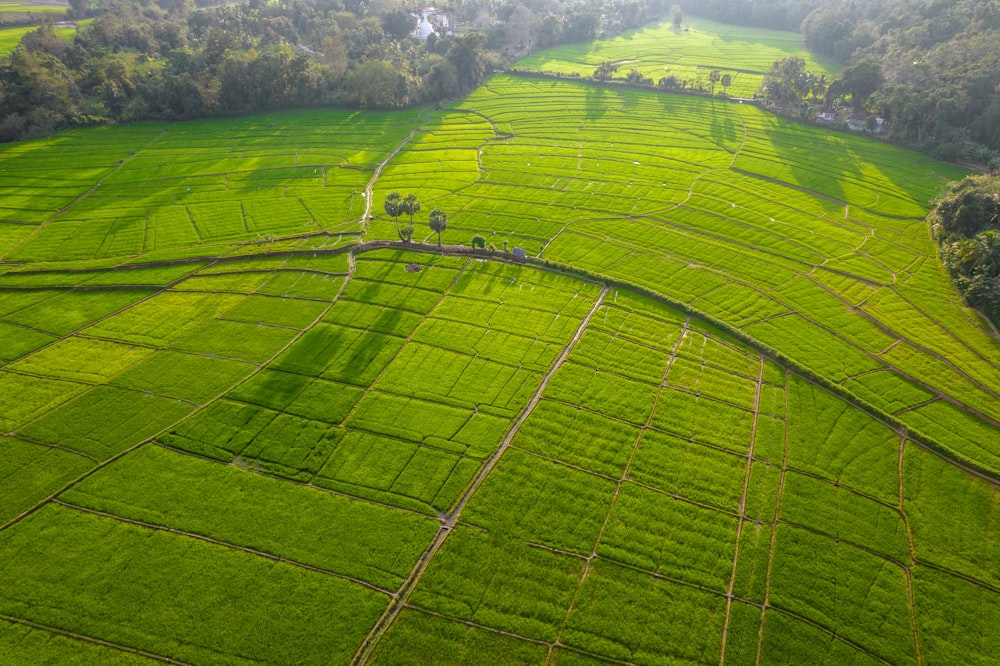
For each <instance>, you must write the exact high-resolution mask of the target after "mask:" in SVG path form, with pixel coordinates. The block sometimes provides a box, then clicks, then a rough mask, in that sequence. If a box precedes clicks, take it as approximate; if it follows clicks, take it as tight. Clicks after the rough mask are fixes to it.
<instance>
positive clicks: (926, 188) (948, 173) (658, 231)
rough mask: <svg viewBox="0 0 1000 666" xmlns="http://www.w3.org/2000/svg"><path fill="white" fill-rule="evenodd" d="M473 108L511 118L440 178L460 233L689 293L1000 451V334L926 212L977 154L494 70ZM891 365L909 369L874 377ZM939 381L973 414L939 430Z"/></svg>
mask: <svg viewBox="0 0 1000 666" xmlns="http://www.w3.org/2000/svg"><path fill="white" fill-rule="evenodd" d="M687 36H688V35H685V36H684V38H687ZM636 38H637V37H636ZM633 41H634V40H633ZM623 43H629V42H627V41H626V42H623ZM595 57H597V56H595ZM462 108H463V109H470V110H474V111H476V112H478V113H480V114H482V115H483V116H485V117H487V118H489V119H490V120H491V121H493V123H494V124H495V125H496V126H497V127H502V128H503V129H504V131H505V132H507V133H506V134H504V135H502V136H496V137H486V138H484V141H483V143H482V145H481V157H480V158H479V160H480V171H481V173H480V176H479V177H478V179H477V180H476V181H475V182H474V183H473V184H471V185H462V186H455V187H453V188H452V190H451V194H448V195H444V194H441V193H440V192H438V191H437V190H435V194H434V196H435V205H441V206H442V207H443V208H445V209H446V210H448V211H449V213H450V214H451V216H452V221H453V224H452V225H450V226H449V229H448V235H449V238H452V239H454V238H455V235H459V238H461V236H462V235H467V236H466V237H468V236H471V235H472V234H474V233H480V234H483V235H485V236H486V237H487V238H488V239H489V241H490V242H492V243H494V244H496V245H500V244H501V243H503V242H507V243H508V244H510V245H520V246H522V247H525V248H526V249H527V250H528V251H529V252H532V253H538V254H540V255H541V256H542V257H544V258H550V259H553V260H556V261H559V262H564V263H570V264H572V265H574V266H577V267H580V268H584V269H587V270H590V271H594V272H598V273H601V274H605V275H609V276H612V277H615V278H620V279H624V280H627V281H629V282H632V283H635V284H637V285H640V286H643V287H646V288H648V289H650V290H652V291H654V292H658V293H661V294H664V295H666V296H668V297H671V298H674V299H677V300H680V301H684V302H687V303H690V304H692V305H693V306H694V307H695V308H697V309H698V310H699V311H701V312H704V313H706V314H710V315H712V316H714V317H717V318H719V319H720V320H722V321H723V322H725V323H727V324H729V325H732V326H735V327H737V328H739V329H741V330H742V331H743V332H745V333H746V334H748V335H750V336H751V337H753V338H755V339H757V340H759V341H761V342H763V343H764V344H766V345H768V346H770V347H772V348H775V349H778V350H780V351H781V352H782V353H784V354H786V355H787V356H789V357H790V358H792V359H793V360H794V361H796V362H797V363H800V364H802V365H803V366H805V367H807V368H809V369H810V370H811V371H813V372H816V373H818V374H819V375H821V376H824V377H826V378H828V379H830V380H832V381H834V382H837V383H841V384H843V385H844V387H845V388H846V389H848V390H850V391H851V392H853V393H855V394H856V395H858V396H859V397H861V398H862V399H864V400H866V401H872V402H873V403H874V404H876V406H878V407H880V408H881V407H885V408H888V409H887V411H888V412H891V413H897V414H898V416H899V418H900V419H901V420H902V421H903V422H904V423H906V424H907V425H909V426H910V427H912V428H914V429H915V430H917V431H919V432H921V433H922V434H924V435H925V436H927V437H930V438H932V439H934V440H936V441H937V442H938V443H939V444H941V445H942V446H944V447H947V448H950V449H952V450H954V451H956V452H957V453H959V454H960V455H967V456H969V457H971V458H972V459H973V460H974V461H975V462H976V463H978V464H981V465H986V466H987V467H988V468H989V469H993V470H997V469H1000V467H998V463H997V458H996V456H997V454H998V452H1000V450H997V449H996V446H994V445H993V444H992V443H991V444H989V445H983V444H973V442H977V441H981V440H982V437H983V435H982V433H983V432H992V431H994V430H995V428H997V427H1000V381H998V380H997V378H998V377H1000V346H998V344H997V343H996V341H995V339H994V338H993V337H992V336H991V334H990V333H989V332H988V331H987V330H986V329H984V328H983V326H982V324H981V323H980V322H978V321H977V320H976V319H975V318H974V317H972V316H970V315H969V314H968V311H967V310H964V309H963V308H962V307H961V306H959V305H956V299H955V296H954V292H953V290H952V288H951V287H950V285H948V283H947V278H946V276H944V275H943V274H941V273H940V272H932V271H928V270H927V269H926V266H927V265H928V263H933V262H935V261H936V259H935V252H936V250H935V248H934V247H933V246H932V244H931V243H930V242H929V241H928V240H927V239H926V238H924V236H923V232H922V231H919V230H918V227H919V224H921V222H920V220H921V218H922V217H923V215H924V214H925V212H926V206H927V202H928V201H929V200H930V199H931V198H932V197H933V196H934V195H935V193H936V192H937V191H938V188H939V184H940V183H942V182H944V181H943V179H944V178H955V177H959V176H960V175H961V171H959V170H956V169H954V168H951V167H946V166H944V165H938V164H934V163H931V162H929V161H927V160H925V159H921V158H918V157H917V156H915V155H914V156H912V157H909V156H906V155H907V154H906V153H902V152H900V151H898V150H897V149H895V148H892V147H889V146H885V145H880V144H874V143H871V142H867V141H865V140H862V139H856V138H853V137H848V136H842V135H837V134H831V133H828V132H823V131H820V130H817V129H814V128H808V127H800V126H797V125H794V124H791V123H788V122H786V121H783V120H780V119H778V118H775V117H773V116H770V115H768V114H766V113H763V112H762V111H761V110H759V109H757V108H756V107H754V106H751V105H738V104H737V105H734V104H728V103H723V102H719V101H712V100H703V99H696V98H691V97H677V96H668V95H655V94H651V93H639V92H632V91H612V90H608V89H604V88H591V87H588V86H586V85H583V84H579V83H572V82H568V81H544V80H529V79H523V78H517V77H512V76H502V77H495V78H493V79H491V80H490V83H489V87H488V90H486V89H484V90H483V91H479V92H476V93H473V94H472V95H471V96H470V97H469V98H468V99H467V100H465V101H463V103H462ZM442 118H443V119H444V122H445V124H447V122H449V120H450V119H451V116H448V115H445V116H442ZM663 118H669V122H666V123H664V122H662V119H663ZM452 122H455V123H458V122H459V121H458V119H454V120H452ZM463 122H464V121H463ZM463 145H464V144H463ZM653 146H655V150H652V149H651V147H653ZM447 150H449V146H448V144H447V142H446V141H440V142H436V143H434V144H433V146H428V147H427V148H426V149H423V151H422V155H423V158H425V159H432V157H431V156H430V155H429V154H427V151H431V152H434V151H438V152H441V151H447ZM406 154H407V151H406V150H404V151H403V152H402V153H401V155H400V156H399V157H398V158H397V159H400V160H405V159H406V157H405V155H406ZM445 154H446V153H445V152H442V153H441V155H442V158H443V157H444V156H445ZM392 163H393V162H390V166H391V165H392ZM404 182H405V179H403V180H399V179H397V180H394V181H393V187H398V189H400V190H405V189H406V188H405V186H404ZM414 182H415V181H414ZM442 182H443V181H442ZM414 187H417V185H416V184H415V185H414ZM942 295H944V298H942ZM949 301H950V302H949ZM916 330H920V331H926V335H924V334H919V335H917V334H915V333H914V331H916ZM678 371H680V368H679V369H678ZM876 374H878V376H879V377H882V378H885V379H884V380H883V384H889V383H894V384H898V385H899V386H898V387H897V388H895V389H893V391H892V392H891V393H887V394H881V393H878V392H874V391H873V390H872V389H871V388H868V387H866V384H868V382H869V380H868V379H867V378H868V377H874V376H875V375H876ZM707 386H708V385H707V384H706V387H707ZM709 395H710V394H709ZM923 395H929V397H935V396H942V397H946V400H947V401H948V402H953V403H954V402H955V401H957V402H958V403H961V404H963V405H965V406H968V407H970V408H972V409H974V410H975V411H976V416H969V417H968V418H963V419H958V418H953V419H951V422H952V427H951V428H950V429H949V430H950V431H949V430H945V429H942V428H934V427H933V425H931V424H929V423H928V420H927V419H925V418H921V416H920V414H921V412H920V410H919V409H916V410H915V409H913V408H915V407H920V404H921V403H922V402H923V401H921V400H920V399H919V397H918V396H923ZM744 402H745V398H744ZM979 424H982V426H981V427H980V425H979ZM984 429H985V430H984ZM993 439H994V440H995V438H993Z"/></svg>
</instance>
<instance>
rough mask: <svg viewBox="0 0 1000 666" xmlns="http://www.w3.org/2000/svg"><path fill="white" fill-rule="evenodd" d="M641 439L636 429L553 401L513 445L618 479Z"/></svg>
mask: <svg viewBox="0 0 1000 666" xmlns="http://www.w3.org/2000/svg"><path fill="white" fill-rule="evenodd" d="M638 436H639V429H638V428H637V427H636V426H633V425H630V424H626V423H622V422H621V421H617V420H614V419H610V418H607V417H605V416H602V415H600V414H596V413H594V412H590V411H584V410H581V409H577V408H576V407H574V406H572V405H566V404H563V403H561V402H555V401H552V400H542V401H541V402H539V403H538V405H537V406H536V407H535V409H534V410H533V411H532V412H531V416H529V417H528V419H527V420H526V421H525V422H524V423H523V424H522V425H521V428H520V429H519V430H518V432H517V437H515V438H514V441H513V445H514V446H515V447H517V448H519V449H523V450H525V451H530V452H532V453H536V454H538V455H540V456H543V457H546V458H552V459H554V460H559V461H562V462H565V463H567V464H570V465H573V466H577V467H582V468H584V469H586V470H590V471H592V472H596V473H598V474H604V475H607V476H611V477H618V476H620V475H621V474H622V472H623V471H624V470H625V465H626V464H627V463H628V459H629V454H630V453H631V452H632V449H633V448H634V447H635V442H636V440H637V438H638Z"/></svg>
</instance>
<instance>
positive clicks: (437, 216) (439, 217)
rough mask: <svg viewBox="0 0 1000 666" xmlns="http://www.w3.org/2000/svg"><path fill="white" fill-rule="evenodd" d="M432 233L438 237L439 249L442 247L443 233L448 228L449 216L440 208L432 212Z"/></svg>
mask: <svg viewBox="0 0 1000 666" xmlns="http://www.w3.org/2000/svg"><path fill="white" fill-rule="evenodd" d="M430 226H431V231H434V232H435V233H437V235H438V247H441V232H442V231H444V230H445V229H447V228H448V214H447V213H445V212H444V211H443V210H441V209H440V208H435V209H434V210H432V211H431V219H430Z"/></svg>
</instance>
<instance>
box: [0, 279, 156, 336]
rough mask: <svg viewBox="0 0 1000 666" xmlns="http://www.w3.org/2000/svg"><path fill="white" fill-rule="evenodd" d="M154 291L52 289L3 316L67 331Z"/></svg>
mask: <svg viewBox="0 0 1000 666" xmlns="http://www.w3.org/2000/svg"><path fill="white" fill-rule="evenodd" d="M153 293H154V292H153V290H146V289H130V290H113V291H104V290H100V291H77V290H66V291H51V292H48V294H47V295H48V296H49V298H45V299H44V300H41V301H39V302H37V303H35V304H33V305H29V306H28V307H25V308H22V309H19V310H17V311H14V312H10V313H9V314H6V315H4V319H5V320H6V321H8V322H10V323H13V324H20V325H22V326H26V327H29V328H33V329H35V330H38V331H43V332H46V333H52V334H54V335H59V336H62V335H68V334H69V333H72V332H74V331H77V330H79V329H81V328H83V327H84V326H86V325H87V324H90V323H91V322H93V321H97V320H99V319H102V318H104V317H107V316H108V315H111V314H113V313H115V312H117V311H118V310H123V309H125V308H127V307H128V306H130V305H132V304H133V303H136V302H137V301H140V300H142V299H144V298H146V297H147V296H150V295H152V294H153Z"/></svg>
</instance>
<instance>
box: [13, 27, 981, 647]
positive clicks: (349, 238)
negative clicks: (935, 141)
mask: <svg viewBox="0 0 1000 666" xmlns="http://www.w3.org/2000/svg"><path fill="white" fill-rule="evenodd" d="M698 25H701V26H702V27H701V28H700V29H701V30H706V31H707V30H708V27H709V26H708V25H707V24H698ZM693 31H694V30H693ZM722 34H723V33H719V38H720V39H721V38H722ZM751 37H752V35H751ZM749 38H750V37H748V39H749ZM595 48H596V47H595ZM962 175H964V172H963V171H962V170H960V169H958V168H956V167H951V166H947V165H944V164H940V163H936V162H933V161H931V160H929V159H928V158H926V157H924V156H922V155H919V154H916V153H910V152H905V151H902V150H899V149H896V148H892V147H889V146H886V145H883V144H880V143H875V142H873V141H870V140H866V139H862V138H858V137H853V136H847V135H840V134H830V133H827V132H824V131H821V130H818V129H813V128H806V127H800V126H798V125H795V124H792V123H789V122H786V121H783V120H780V119H777V118H775V117H773V116H770V115H768V114H767V113H765V112H763V111H762V110H760V109H758V108H757V107H755V106H753V105H751V104H739V103H729V102H722V101H720V100H711V99H706V98H702V97H686V96H672V95H662V94H656V93H652V92H646V93H640V92H625V91H612V90H607V89H603V88H598V87H590V86H588V85H586V84H584V83H579V82H568V81H549V80H538V79H528V78H519V77H516V76H510V75H497V76H494V77H492V78H490V79H489V80H487V82H486V83H485V84H484V86H483V87H482V88H480V89H479V90H477V91H476V92H474V93H473V94H471V95H470V96H469V97H467V98H465V99H463V100H461V101H459V102H456V103H455V104H453V105H452V106H450V107H448V108H444V109H440V110H436V111H430V110H417V111H407V112H399V113H375V112H363V113H362V112H347V111H332V110H315V111H307V112H292V113H276V114H270V115H261V116H254V117H249V118H241V119H228V120H220V121H198V122H190V123H182V124H138V125H130V126H120V127H107V128H96V129H86V130H73V131H69V132H63V133H60V134H57V135H54V136H51V137H48V138H45V139H39V140H33V141H26V142H21V143H16V144H7V145H4V146H0V209H2V210H0V340H2V343H0V580H2V581H3V585H0V663H7V662H9V663H109V664H118V663H122V664H126V663H127V664H132V663H143V664H145V663H163V662H167V663H185V664H249V663H251V662H255V663H268V664H312V663H316V664H320V663H322V664H331V663H333V664H368V663H373V664H412V663H433V664H473V663H475V664H497V663H504V664H507V663H511V664H517V663H524V664H553V665H554V664H562V665H565V664H593V665H599V664H642V665H646V664H650V665H659V664H678V663H714V664H761V663H763V664H767V663H795V664H812V663H831V664H841V663H872V664H886V663H892V664H896V663H900V664H923V663H928V664H934V663H962V664H988V663H991V662H992V661H993V659H994V655H995V654H996V653H997V652H998V651H1000V634H998V633H997V631H996V626H997V623H998V622H1000V573H998V572H1000V547H998V543H997V540H996V536H995V535H996V534H997V532H998V530H1000V509H998V506H1000V505H998V497H1000V341H998V339H997V335H996V333H995V332H994V331H992V330H991V329H990V328H989V327H988V326H987V325H986V324H985V323H984V321H983V320H981V319H980V318H979V317H978V316H977V315H976V314H975V313H974V312H972V311H971V310H969V309H967V308H965V307H964V306H963V305H962V304H961V301H960V298H959V296H958V294H957V292H956V291H955V289H954V288H953V287H952V286H951V284H950V283H949V282H948V278H947V275H946V274H945V272H944V270H943V269H942V267H941V265H940V263H939V262H938V259H937V256H936V250H935V248H934V246H933V244H932V242H931V240H930V238H929V235H928V232H927V229H926V227H925V224H924V221H923V216H924V214H925V213H926V210H927V207H928V202H929V200H930V199H931V198H932V197H933V196H934V195H935V194H936V193H937V192H938V191H940V190H941V189H942V188H943V187H944V186H945V184H946V183H947V182H948V181H949V180H951V179H955V178H960V177H961V176H962ZM393 191H395V192H400V193H402V194H404V195H405V194H406V193H409V192H413V193H415V194H417V195H418V196H419V197H420V200H421V203H422V206H423V210H422V212H421V213H418V214H417V216H416V217H415V226H416V233H415V235H414V240H415V242H414V243H411V244H404V243H400V242H398V241H397V240H396V238H397V236H396V231H395V228H394V224H393V221H392V219H391V218H388V217H387V216H386V215H385V213H384V210H383V207H382V202H383V201H384V199H385V196H386V195H387V194H388V193H390V192H393ZM435 207H440V208H442V209H443V210H445V211H446V212H447V213H448V215H449V222H448V228H447V229H446V230H445V231H444V233H443V235H442V240H443V242H444V247H443V248H442V249H438V248H437V246H436V241H437V237H436V234H433V233H432V232H431V231H430V229H429V227H428V225H427V212H428V211H430V210H431V209H433V208H435ZM404 220H405V218H404ZM475 234H481V235H483V236H484V237H486V238H487V241H488V243H489V244H490V245H493V246H495V248H496V249H494V250H492V251H491V250H485V251H480V252H471V251H470V249H469V247H468V245H469V243H470V241H471V238H472V236H473V235H475ZM505 243H506V246H507V248H508V249H513V248H514V247H518V248H523V249H525V250H526V253H527V254H528V255H529V259H528V260H525V261H515V260H514V259H513V257H512V255H511V254H510V253H508V252H505V251H504V250H503V247H504V244H505Z"/></svg>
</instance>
